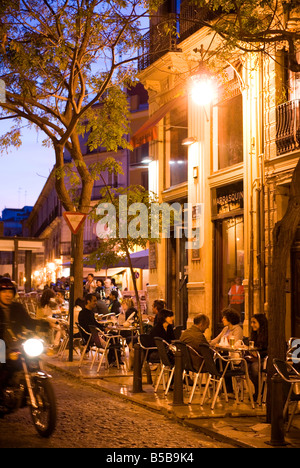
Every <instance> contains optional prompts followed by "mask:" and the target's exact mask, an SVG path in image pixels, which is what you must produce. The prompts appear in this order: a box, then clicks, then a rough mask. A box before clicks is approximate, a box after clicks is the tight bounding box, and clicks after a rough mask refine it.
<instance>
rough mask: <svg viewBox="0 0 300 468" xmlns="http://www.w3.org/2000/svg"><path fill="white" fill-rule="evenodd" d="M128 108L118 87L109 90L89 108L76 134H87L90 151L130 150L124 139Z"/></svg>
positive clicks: (126, 129)
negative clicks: (100, 149) (101, 149)
mask: <svg viewBox="0 0 300 468" xmlns="http://www.w3.org/2000/svg"><path fill="white" fill-rule="evenodd" d="M128 116H129V107H128V101H127V96H126V93H124V92H123V91H122V90H121V89H120V88H119V87H117V86H114V87H112V88H110V89H109V90H108V92H107V94H106V95H105V96H104V98H103V99H102V100H101V101H100V102H99V103H98V104H97V105H95V106H93V107H92V108H90V109H89V110H88V111H87V112H86V113H85V114H84V117H83V119H82V122H80V123H79V124H78V127H77V129H78V133H79V134H81V135H83V136H84V134H88V140H87V145H88V147H89V150H90V151H93V150H96V149H97V148H100V147H104V148H106V150H107V151H115V152H116V151H118V147H122V148H130V144H129V143H128V141H127V139H126V134H127V133H129V124H128Z"/></svg>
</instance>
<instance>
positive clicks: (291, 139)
mask: <svg viewBox="0 0 300 468" xmlns="http://www.w3.org/2000/svg"><path fill="white" fill-rule="evenodd" d="M276 145H277V153H278V154H283V153H288V152H289V151H294V150H296V149H298V148H299V147H300V99H295V100H293V101H288V102H285V103H284V104H280V105H279V106H278V107H277V109H276Z"/></svg>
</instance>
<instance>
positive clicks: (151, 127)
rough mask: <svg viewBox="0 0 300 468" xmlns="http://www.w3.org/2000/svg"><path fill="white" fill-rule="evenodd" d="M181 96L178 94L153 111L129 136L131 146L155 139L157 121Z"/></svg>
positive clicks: (134, 146)
mask: <svg viewBox="0 0 300 468" xmlns="http://www.w3.org/2000/svg"><path fill="white" fill-rule="evenodd" d="M181 100H182V96H179V97H177V98H175V99H173V100H172V101H170V102H168V103H167V104H165V105H164V106H162V107H161V108H160V109H158V111H156V112H154V114H152V115H151V117H150V118H149V119H148V120H147V121H146V122H145V123H144V124H143V125H142V126H141V127H140V128H139V130H137V131H136V132H135V133H134V134H133V135H132V137H131V140H130V144H131V145H132V146H133V148H137V147H138V146H141V145H143V144H144V143H148V142H149V141H153V140H157V137H158V132H157V124H158V122H159V121H160V120H161V119H162V118H163V117H164V116H165V115H166V114H167V113H168V112H169V111H170V110H171V109H173V108H174V107H175V106H176V105H177V104H178V103H179V102H180V101H181Z"/></svg>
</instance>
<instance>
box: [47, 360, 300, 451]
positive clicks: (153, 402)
mask: <svg viewBox="0 0 300 468" xmlns="http://www.w3.org/2000/svg"><path fill="white" fill-rule="evenodd" d="M45 364H46V365H47V366H48V367H50V369H51V368H54V369H58V370H60V371H62V372H64V373H66V374H68V375H69V376H72V377H73V378H78V379H80V380H81V381H83V382H85V383H86V384H88V385H92V386H93V387H94V388H99V389H101V390H103V391H106V392H109V393H112V394H114V395H118V396H119V397H121V398H125V399H128V400H130V401H132V402H134V403H136V404H138V405H142V406H144V407H145V408H148V409H151V410H152V411H158V412H160V413H163V414H165V416H167V417H169V418H173V419H176V420H177V421H178V422H181V423H183V424H185V425H188V426H190V427H194V428H196V429H198V430H199V431H201V432H203V433H205V434H207V435H209V436H211V437H213V438H215V439H217V440H219V441H222V442H228V443H231V444H235V445H236V446H238V447H243V448H274V446H271V445H269V444H268V442H269V441H270V440H271V426H270V425H269V424H266V423H265V420H266V419H265V406H264V405H263V406H261V407H259V406H258V405H257V406H256V408H255V409H252V408H251V406H250V403H248V400H247V398H246V399H245V401H244V402H240V403H238V404H237V403H236V402H235V400H234V399H230V400H229V402H228V403H226V402H225V400H224V399H223V398H221V399H219V400H218V402H217V404H216V407H215V409H214V410H213V411H212V410H211V409H210V405H209V403H205V404H204V405H203V407H201V406H200V404H199V396H200V394H199V391H198V393H197V392H196V393H195V395H194V399H193V402H192V404H191V405H188V404H187V403H185V402H186V401H187V395H186V392H185V391H184V405H178V406H177V405H173V392H169V393H168V395H167V396H166V397H165V396H164V394H163V391H162V387H161V388H159V390H158V392H157V393H156V394H155V393H154V388H153V386H152V385H149V384H147V383H146V375H145V374H143V379H142V389H143V391H142V392H141V393H133V391H132V389H133V373H132V372H126V370H125V369H124V368H123V367H122V368H121V369H119V370H118V369H117V368H110V369H108V370H104V369H103V368H102V369H101V372H100V373H99V374H97V373H96V367H97V366H96V365H95V366H94V369H95V370H93V371H91V370H90V365H91V362H90V361H84V362H83V365H82V367H81V369H79V367H78V358H77V356H74V360H73V362H68V356H67V355H66V353H65V357H64V359H63V360H62V359H61V358H60V359H59V358H57V357H50V356H46V358H45ZM285 443H286V445H284V446H280V448H300V417H299V416H297V415H296V416H295V417H294V421H293V425H292V427H291V429H290V431H289V433H288V434H286V435H285ZM275 448H278V447H275Z"/></svg>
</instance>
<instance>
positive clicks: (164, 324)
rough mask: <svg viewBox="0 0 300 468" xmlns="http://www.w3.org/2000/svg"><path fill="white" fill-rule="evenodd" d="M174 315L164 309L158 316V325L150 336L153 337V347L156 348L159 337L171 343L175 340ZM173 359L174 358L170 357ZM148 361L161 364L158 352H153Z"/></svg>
mask: <svg viewBox="0 0 300 468" xmlns="http://www.w3.org/2000/svg"><path fill="white" fill-rule="evenodd" d="M173 322H174V313H173V312H172V310H169V309H162V310H161V311H160V312H158V314H157V319H156V325H154V327H153V328H152V329H151V331H150V333H149V336H150V337H151V341H152V343H151V346H153V347H155V341H154V338H156V337H159V338H162V339H163V340H165V341H167V343H171V342H172V341H173V340H175V334H174V330H173ZM170 357H172V358H173V356H171V355H170ZM148 361H150V362H159V354H158V351H155V350H153V351H152V352H151V353H149V355H148Z"/></svg>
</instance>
